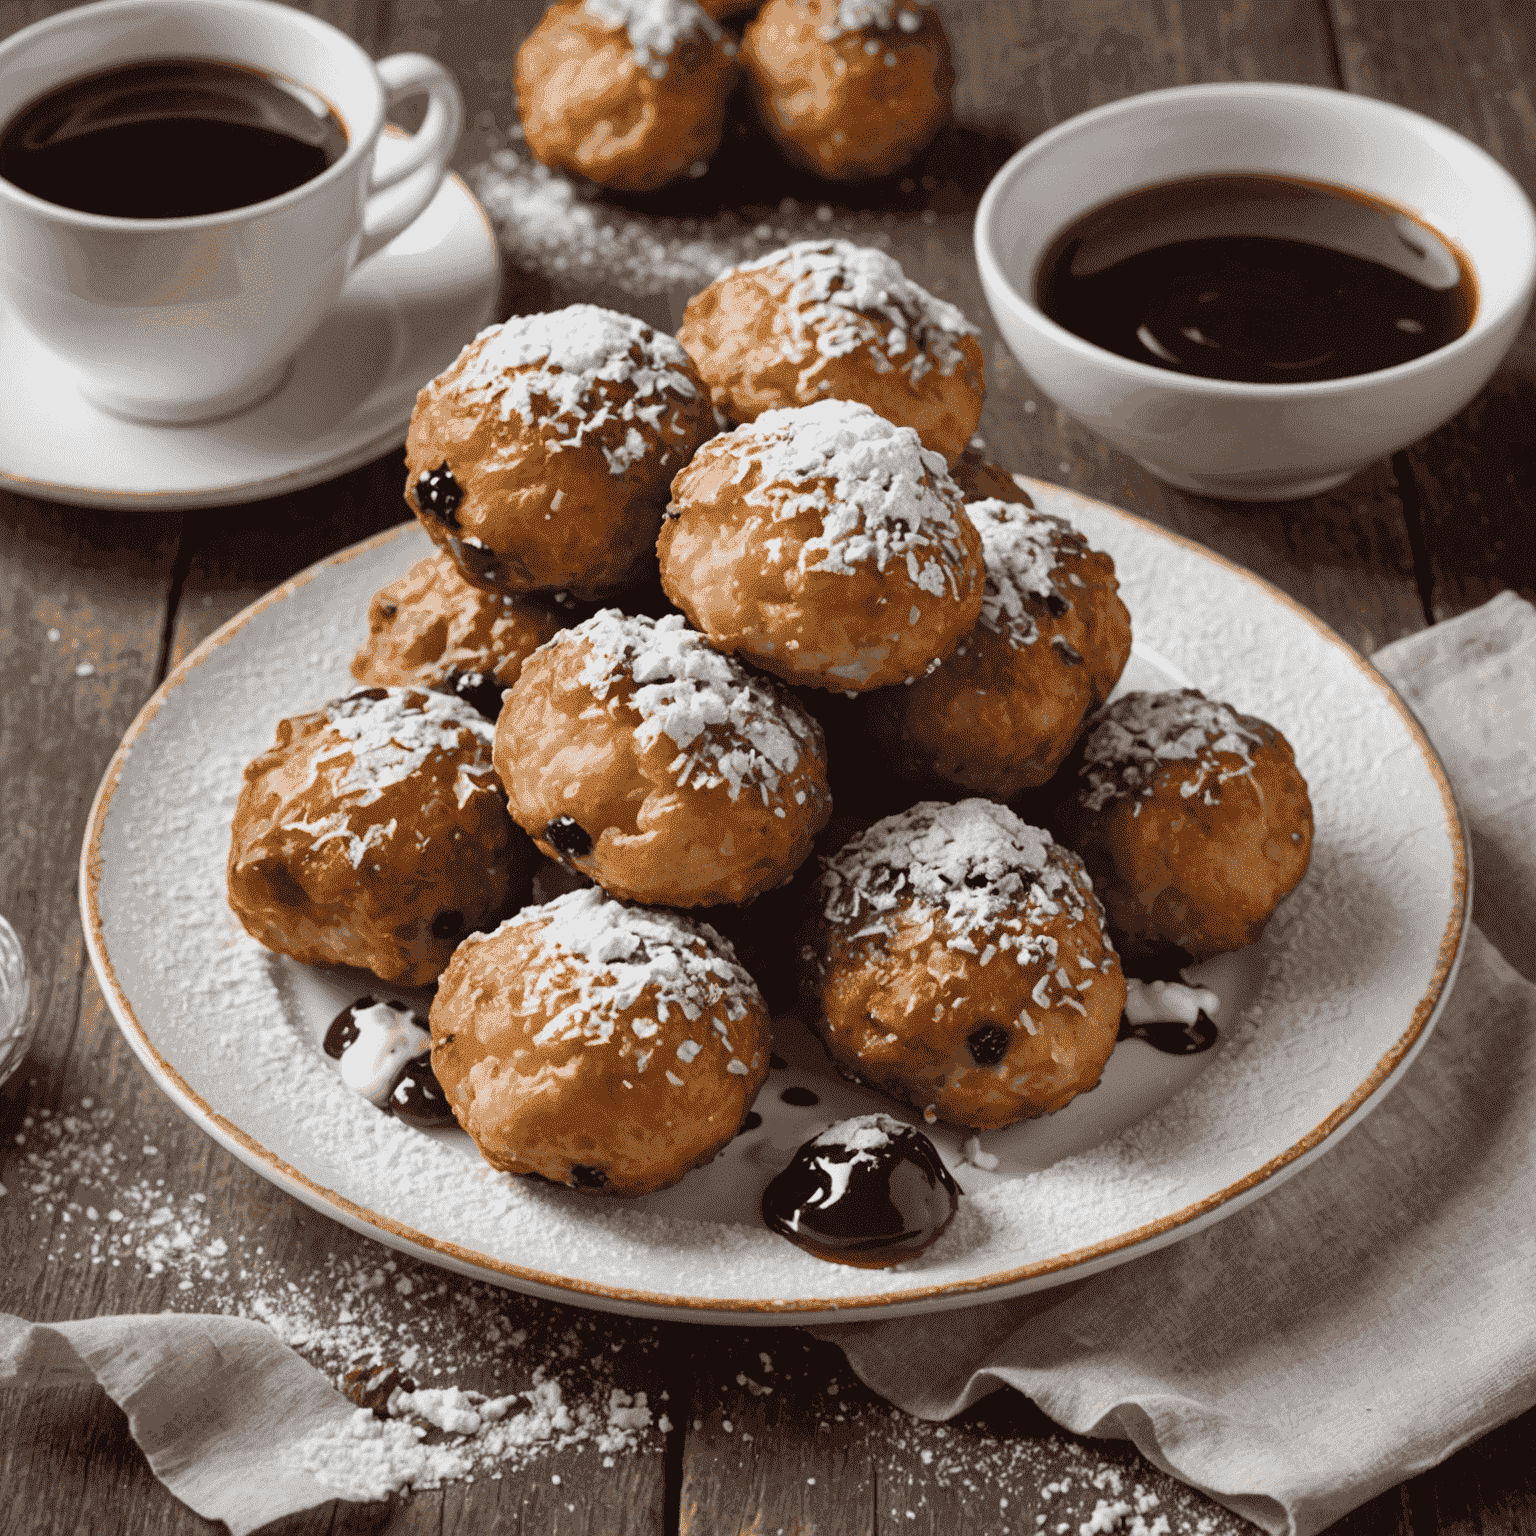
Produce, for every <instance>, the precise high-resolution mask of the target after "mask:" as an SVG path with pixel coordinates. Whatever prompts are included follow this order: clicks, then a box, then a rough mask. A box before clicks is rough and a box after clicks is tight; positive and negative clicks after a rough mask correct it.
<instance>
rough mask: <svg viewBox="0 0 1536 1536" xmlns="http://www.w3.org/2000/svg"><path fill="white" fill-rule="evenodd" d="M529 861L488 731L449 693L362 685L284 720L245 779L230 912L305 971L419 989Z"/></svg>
mask: <svg viewBox="0 0 1536 1536" xmlns="http://www.w3.org/2000/svg"><path fill="white" fill-rule="evenodd" d="M533 862H534V858H533V850H532V849H531V848H530V847H529V845H528V841H527V839H526V838H525V837H523V835H522V834H521V833H520V832H519V831H518V830H517V828H516V827H515V826H513V824H512V822H511V821H510V820H509V819H508V817H507V810H506V800H505V797H504V796H503V794H502V792H501V786H500V785H499V784H498V783H497V781H496V776H495V771H494V769H493V767H492V764H491V754H490V727H489V726H488V725H487V724H486V722H485V721H483V720H481V719H480V717H479V716H478V715H476V714H475V712H474V711H473V710H472V709H470V707H469V706H468V705H466V704H463V703H461V702H460V701H459V700H457V699H454V698H451V697H449V696H447V695H445V694H436V693H429V692H427V691H426V690H418V689H385V688H371V689H365V690H363V691H362V692H360V693H357V694H351V695H348V697H347V698H345V699H340V700H337V701H336V702H335V703H333V704H329V705H327V706H326V707H325V708H324V709H322V710H317V711H315V712H314V713H313V714H308V715H299V716H296V717H294V718H293V719H290V720H283V721H281V722H280V723H279V725H278V727H277V737H276V741H275V743H274V745H273V746H272V748H271V749H270V750H269V751H267V752H264V753H263V754H262V755H261V756H260V757H258V758H256V759H254V760H253V761H252V762H251V763H250V764H249V765H248V766H247V767H246V770H245V785H244V788H243V789H242V790H241V793H240V800H239V803H238V805H237V806H236V809H235V816H234V822H233V826H232V828H231V837H230V850H229V865H228V879H229V903H230V906H231V907H232V908H233V909H234V911H235V915H236V916H237V917H238V918H239V919H240V921H241V922H242V923H243V924H244V926H245V928H246V930H247V932H249V933H250V934H251V935H252V936H253V937H255V938H257V939H259V940H260V941H261V942H262V943H263V944H265V945H266V946H267V947H268V948H269V949H275V950H277V951H279V952H280V953H282V954H286V955H291V956H292V957H293V958H294V959H295V960H299V961H302V962H303V963H304V964H306V965H355V966H360V967H362V968H363V969H364V970H369V971H372V972H373V973H374V975H376V976H378V977H380V978H381V979H382V980H384V981H393V982H399V983H401V984H403V985H408V986H421V985H424V984H425V983H427V982H429V981H431V980H432V979H433V978H434V977H435V976H437V974H438V973H439V972H440V971H441V970H442V968H443V966H444V965H446V964H447V962H448V957H449V955H450V954H452V953H453V950H454V947H455V946H456V945H457V944H458V943H459V941H460V940H461V939H462V938H463V937H464V935H465V934H466V933H468V932H470V931H471V930H473V929H476V928H482V927H485V926H487V925H488V924H490V923H493V922H496V921H497V920H499V919H500V917H501V916H502V915H503V913H504V912H505V911H506V910H507V909H508V907H509V906H510V905H511V904H513V902H514V899H515V898H518V897H520V896H521V895H522V894H524V893H525V892H526V890H527V885H528V880H529V877H530V875H531V873H532V867H533Z"/></svg>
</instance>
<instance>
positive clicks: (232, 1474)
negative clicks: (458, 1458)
mask: <svg viewBox="0 0 1536 1536" xmlns="http://www.w3.org/2000/svg"><path fill="white" fill-rule="evenodd" d="M92 1381H94V1382H99V1383H100V1384H101V1386H103V1387H104V1388H105V1389H106V1391H107V1395H108V1396H109V1397H111V1399H112V1400H113V1402H115V1403H116V1404H117V1405H118V1407H120V1408H121V1409H122V1410H123V1412H124V1413H126V1414H127V1415H128V1428H129V1430H130V1431H131V1432H132V1434H133V1438H134V1439H135V1440H137V1441H138V1443H139V1447H140V1449H141V1450H142V1451H143V1452H144V1455H145V1456H146V1458H147V1459H148V1461H149V1465H150V1467H151V1469H152V1470H153V1471H154V1474H155V1476H156V1477H158V1478H159V1479H160V1481H161V1482H162V1483H164V1484H165V1486H166V1487H167V1488H169V1489H170V1490H171V1492H172V1493H174V1494H175V1495H176V1497H177V1498H178V1499H181V1500H182V1501H183V1502H184V1503H186V1504H189V1505H191V1507H192V1508H193V1509H195V1510H196V1511H197V1513H198V1514H200V1515H202V1516H203V1517H204V1518H205V1519H208V1520H222V1521H223V1522H224V1523H225V1524H226V1525H227V1526H228V1527H229V1529H230V1532H231V1536H246V1533H247V1532H249V1531H254V1530H256V1529H257V1527H259V1526H263V1525H266V1524H268V1523H269V1522H270V1521H273V1520H277V1519H280V1518H281V1517H282V1516H284V1515H289V1514H293V1513H295V1512H296V1511H298V1510H301V1509H310V1508H313V1506H315V1505H316V1504H323V1503H325V1501H326V1500H327V1499H334V1498H335V1497H336V1492H335V1490H334V1489H328V1488H326V1487H324V1486H323V1485H322V1484H321V1483H319V1482H317V1481H316V1480H315V1479H314V1478H313V1477H311V1476H310V1474H309V1473H308V1472H306V1471H305V1470H303V1468H302V1467H301V1466H299V1465H298V1463H297V1461H296V1460H295V1459H294V1457H293V1456H292V1455H285V1454H284V1453H285V1451H287V1450H289V1448H291V1447H293V1446H296V1445H297V1444H298V1442H299V1441H301V1440H302V1439H304V1437H305V1436H306V1435H308V1434H310V1433H311V1432H312V1431H314V1430H318V1429H321V1428H323V1427H324V1426H326V1425H330V1424H340V1423H342V1422H344V1421H346V1420H349V1419H350V1418H351V1417H352V1415H353V1413H354V1412H355V1411H356V1410H355V1408H354V1405H353V1404H351V1403H349V1402H348V1401H347V1399H346V1398H344V1397H343V1396H342V1395H341V1393H339V1392H338V1391H337V1390H336V1389H335V1388H334V1387H333V1386H331V1384H330V1383H329V1382H328V1381H327V1380H326V1379H325V1377H324V1376H322V1375H321V1374H320V1372H319V1371H317V1370H315V1368H314V1367H313V1366H311V1365H309V1364H307V1363H306V1362H305V1361H304V1360H302V1359H300V1357H299V1356H298V1355H296V1354H295V1353H294V1352H293V1351H292V1350H291V1349H289V1348H288V1346H287V1345H286V1344H284V1343H282V1342H281V1341H280V1340H279V1339H278V1338H277V1336H276V1335H275V1334H274V1333H273V1332H272V1330H271V1329H270V1328H268V1327H267V1326H266V1324H265V1323H258V1322H254V1321H252V1320H250V1319H248V1318H239V1317H216V1316H200V1315H196V1314H177V1313H173V1312H161V1313H158V1314H151V1315H148V1316H129V1317H92V1318H85V1319H82V1320H81V1321H79V1322H73V1323H53V1324H45V1323H28V1322H25V1321H23V1320H22V1319H21V1318H19V1317H11V1316H10V1315H9V1314H7V1313H3V1312H0V1387H3V1386H13V1387H23V1388H37V1387H57V1386H70V1385H73V1384H75V1383H81V1382H92Z"/></svg>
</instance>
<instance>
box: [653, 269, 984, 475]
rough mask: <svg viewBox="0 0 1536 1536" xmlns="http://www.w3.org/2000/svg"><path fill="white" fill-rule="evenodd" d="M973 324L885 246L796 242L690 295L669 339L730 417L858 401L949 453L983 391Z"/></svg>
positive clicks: (967, 430)
mask: <svg viewBox="0 0 1536 1536" xmlns="http://www.w3.org/2000/svg"><path fill="white" fill-rule="evenodd" d="M977 334H978V333H977V330H976V327H975V326H974V325H972V324H971V322H970V321H969V320H967V319H966V318H965V316H964V315H963V314H961V313H960V311H959V310H958V309H956V308H955V306H954V305H953V304H947V303H945V302H944V300H942V299H936V298H934V296H933V295H932V294H931V293H929V292H928V291H927V289H925V288H921V287H919V286H918V285H917V284H916V283H914V282H913V281H912V280H911V279H910V278H908V277H907V275H906V274H905V273H904V272H903V271H902V270H901V266H900V264H899V263H898V262H896V261H895V260H894V259H893V258H892V257H890V256H888V255H886V253H885V252H884V251H878V250H874V249H872V248H871V247H869V246H862V245H853V244H851V243H850V242H849V241H847V240H802V241H800V242H799V243H798V244H795V245H791V246H786V247H785V248H784V249H783V250H781V251H771V252H770V253H769V254H768V255H766V256H763V257H760V258H759V259H758V260H756V261H751V262H748V263H746V264H745V265H744V266H740V267H733V268H732V269H731V270H730V271H729V272H725V273H722V274H721V275H720V276H719V277H717V278H716V279H715V280H714V282H712V283H711V284H710V285H709V287H707V288H706V289H704V291H703V292H702V293H698V294H695V295H694V296H693V298H691V299H689V301H688V308H687V310H686V311H685V313H684V317H683V324H682V328H681V329H680V330H679V331H678V333H677V339H678V340H679V341H680V342H681V343H682V344H683V346H684V348H686V350H687V352H688V355H689V356H690V357H691V358H692V359H693V360H694V362H695V363H696V364H697V365H698V369H699V373H700V375H701V376H702V377H703V380H704V382H705V383H706V384H707V385H708V386H709V392H710V396H711V398H712V399H713V400H714V402H715V407H716V409H717V410H719V411H720V412H722V413H723V414H724V415H725V416H726V417H727V418H728V419H729V420H731V421H733V422H744V421H756V420H757V418H758V417H759V416H760V415H762V413H763V412H764V411H768V410H777V409H783V408H787V407H790V406H795V405H812V404H814V403H815V402H816V401H817V400H822V399H834V400H862V401H863V402H864V404H865V405H868V406H870V407H871V408H872V409H873V410H874V411H875V412H876V413H877V414H879V415H881V416H884V417H885V419H886V420H887V421H893V422H895V423H897V425H899V426H907V427H915V428H916V429H917V434H918V436H919V437H921V438H922V440H923V446H924V447H925V448H932V449H933V450H934V451H935V452H936V453H942V454H943V455H944V457H945V458H946V459H947V460H949V461H950V462H951V463H953V462H954V460H955V459H957V458H958V457H959V456H960V453H961V450H962V449H964V447H965V445H966V442H967V440H968V439H969V438H970V436H971V434H972V433H973V432H974V431H975V430H976V423H977V421H978V420H979V419H980V417H981V406H982V401H983V400H984V399H985V397H986V385H985V383H984V381H983V376H982V357H981V344H980V342H979V341H978V340H977V339H976V338H977Z"/></svg>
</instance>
